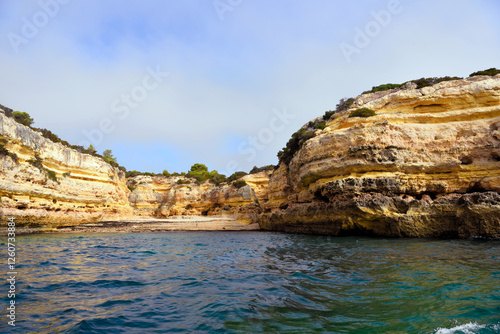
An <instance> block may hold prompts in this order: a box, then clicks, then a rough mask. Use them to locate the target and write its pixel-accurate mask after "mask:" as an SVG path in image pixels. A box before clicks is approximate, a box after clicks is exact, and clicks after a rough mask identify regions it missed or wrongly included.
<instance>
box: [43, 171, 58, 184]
mask: <svg viewBox="0 0 500 334" xmlns="http://www.w3.org/2000/svg"><path fill="white" fill-rule="evenodd" d="M44 170H45V173H46V174H47V176H48V177H49V179H51V180H52V181H54V182H57V183H59V180H58V179H57V175H56V172H54V171H53V170H50V169H47V168H44Z"/></svg>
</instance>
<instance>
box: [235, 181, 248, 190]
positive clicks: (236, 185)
mask: <svg viewBox="0 0 500 334" xmlns="http://www.w3.org/2000/svg"><path fill="white" fill-rule="evenodd" d="M232 185H233V187H235V188H236V189H240V188H242V187H244V186H246V185H247V183H246V181H244V180H239V181H234V182H233V183H232Z"/></svg>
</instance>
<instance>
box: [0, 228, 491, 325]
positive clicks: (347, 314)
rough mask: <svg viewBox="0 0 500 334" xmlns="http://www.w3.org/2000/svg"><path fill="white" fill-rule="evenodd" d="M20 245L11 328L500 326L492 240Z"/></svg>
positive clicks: (265, 236)
mask: <svg viewBox="0 0 500 334" xmlns="http://www.w3.org/2000/svg"><path fill="white" fill-rule="evenodd" d="M18 243H19V246H18V247H19V253H18V263H19V265H18V273H19V282H18V289H19V294H18V295H17V298H16V303H17V304H18V305H19V307H18V310H17V311H18V313H17V314H18V319H17V320H18V322H17V326H16V331H18V332H36V333H57V332H71V333H81V332H90V333H91V332H95V333H111V332H113V333H119V332H124V333H145V332H147V333H164V332H168V331H172V332H174V331H175V332H186V333H191V332H196V331H198V332H214V331H217V332H228V333H240V332H241V333H256V332H269V333H274V332H287V333H290V332H295V333H308V332H333V333H386V332H414V333H435V332H436V331H438V329H439V328H445V329H446V328H448V329H449V328H453V327H457V326H460V325H465V324H469V323H471V324H476V325H477V326H478V327H477V328H478V331H477V332H478V333H479V332H480V333H490V332H491V333H494V332H496V331H497V329H499V327H498V326H499V324H500V320H499V316H498V315H499V314H500V288H499V287H500V260H499V256H500V242H497V241H489V242H484V241H436V240H400V239H390V240H384V239H366V238H333V237H325V236H299V235H286V234H278V233H262V232H237V233H232V232H199V233H198V232H190V233H163V234H100V235H98V234H88V235H34V236H24V237H19V240H18ZM3 302H4V305H5V303H6V302H7V299H6V298H4V300H3ZM5 328H6V323H1V324H0V330H3V329H5ZM2 332H3V331H2ZM472 332H475V331H474V330H473V331H472Z"/></svg>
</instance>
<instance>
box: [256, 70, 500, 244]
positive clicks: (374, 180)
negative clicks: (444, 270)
mask: <svg viewBox="0 0 500 334" xmlns="http://www.w3.org/2000/svg"><path fill="white" fill-rule="evenodd" d="M358 108H370V109H372V110H374V111H375V112H376V115H375V116H373V117H367V118H361V117H349V114H350V112H351V111H353V110H355V109H358ZM499 192H500V75H497V76H495V77H490V76H476V77H472V78H468V79H464V80H454V81H446V82H442V83H439V84H437V85H434V86H431V87H424V88H421V89H417V88H416V85H415V84H407V85H406V86H405V87H403V88H402V89H393V90H389V91H384V92H377V93H372V94H364V95H361V96H359V97H357V98H356V99H355V102H354V104H353V105H352V106H351V107H350V108H349V110H346V111H343V112H340V113H337V114H334V115H333V116H332V117H331V118H330V119H329V120H328V121H327V123H326V128H325V129H323V130H317V131H316V133H315V136H314V137H313V138H311V139H309V140H307V142H305V144H304V145H303V146H302V147H301V149H300V150H299V151H298V152H296V153H295V155H294V156H293V158H292V159H291V161H290V163H289V165H287V164H284V163H281V164H280V166H279V168H278V169H277V170H276V171H275V172H274V174H273V175H272V176H271V179H270V181H269V198H270V201H269V203H266V204H265V205H264V210H265V213H264V214H263V215H262V216H261V217H260V226H261V227H262V228H264V229H268V230H279V231H288V232H300V233H320V234H331V235H345V234H372V235H383V236H395V237H399V236H405V237H471V236H483V237H500V195H499Z"/></svg>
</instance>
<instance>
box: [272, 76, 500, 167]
mask: <svg viewBox="0 0 500 334" xmlns="http://www.w3.org/2000/svg"><path fill="white" fill-rule="evenodd" d="M499 73H500V70H498V69H496V68H490V69H487V70H484V71H478V72H474V73H472V74H471V75H470V76H469V77H473V76H476V75H489V76H494V75H497V74H499ZM460 79H463V78H461V77H449V76H445V77H432V78H420V79H417V80H411V81H407V82H404V83H402V84H393V83H387V84H383V85H379V86H374V87H372V89H371V90H368V91H365V92H363V93H361V95H363V94H370V93H376V92H383V91H387V90H390V89H401V88H403V87H404V86H405V85H406V84H408V83H414V84H416V86H417V87H416V88H417V89H418V88H423V87H429V86H433V85H436V84H438V83H440V82H444V81H451V80H460ZM354 102H355V99H354V98H349V99H347V98H343V99H341V100H340V102H339V103H338V104H337V107H336V109H335V110H329V111H326V112H325V114H324V115H323V117H318V118H316V119H315V120H313V121H311V122H309V123H308V124H307V125H305V126H303V127H302V128H300V129H299V130H298V131H297V132H295V133H294V134H292V138H290V140H288V142H287V144H286V146H285V147H284V148H283V149H282V150H281V151H279V152H278V159H279V164H284V165H286V166H288V165H289V164H290V161H291V160H292V158H293V156H294V155H295V153H296V152H297V151H299V150H300V149H301V148H302V146H303V145H304V143H305V142H306V141H308V140H309V139H310V138H313V137H314V136H315V131H316V130H318V129H319V130H323V129H325V128H326V123H325V122H326V121H328V120H329V119H330V118H331V117H332V116H333V115H334V114H335V113H339V112H341V111H345V110H348V109H349V108H351V107H352V105H353V104H354ZM374 115H375V112H374V111H373V110H371V109H368V108H360V109H357V110H355V111H352V112H351V113H350V114H349V117H370V116H374Z"/></svg>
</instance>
